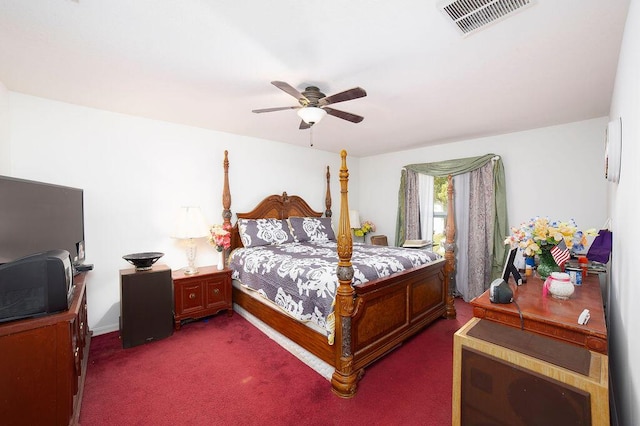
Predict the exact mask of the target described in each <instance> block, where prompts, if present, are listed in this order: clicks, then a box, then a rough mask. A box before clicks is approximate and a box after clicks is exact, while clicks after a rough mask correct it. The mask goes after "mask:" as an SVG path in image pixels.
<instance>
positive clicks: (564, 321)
mask: <svg viewBox="0 0 640 426" xmlns="http://www.w3.org/2000/svg"><path fill="white" fill-rule="evenodd" d="M509 285H510V286H511V289H512V290H513V298H514V300H515V301H516V302H517V303H518V305H516V304H514V303H509V304H497V303H491V301H490V300H489V290H487V291H485V292H484V293H483V294H482V295H480V296H478V297H476V298H475V299H473V300H472V301H471V302H470V304H471V306H473V316H474V317H477V318H484V319H488V320H490V321H495V322H498V323H501V324H504V325H508V326H511V327H518V328H520V327H521V326H523V328H524V329H525V330H528V331H532V332H534V333H538V334H542V335H544V336H549V337H551V338H553V339H557V340H561V341H564V342H568V343H572V344H574V345H578V346H583V347H585V348H587V349H589V350H592V351H595V352H600V353H602V354H605V355H606V354H607V351H608V343H607V326H606V323H605V317H604V307H603V304H602V293H601V291H600V280H599V277H598V276H597V275H591V274H589V275H588V276H586V277H584V278H583V280H582V285H581V286H576V288H575V292H574V293H573V295H572V296H571V297H570V298H569V300H559V299H555V298H553V297H551V296H550V295H548V296H547V297H543V296H542V286H543V281H542V280H541V279H540V278H538V277H529V278H528V279H527V283H526V284H522V285H520V286H516V285H515V284H514V283H513V279H511V280H509ZM518 306H519V308H518ZM585 308H586V309H589V311H590V313H591V319H590V320H589V322H588V323H587V324H586V325H580V324H578V317H579V316H580V313H581V312H582V310H583V309H585ZM520 312H522V323H521V320H520Z"/></svg>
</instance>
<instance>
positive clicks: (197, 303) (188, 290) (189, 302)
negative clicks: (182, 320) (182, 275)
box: [179, 281, 204, 315]
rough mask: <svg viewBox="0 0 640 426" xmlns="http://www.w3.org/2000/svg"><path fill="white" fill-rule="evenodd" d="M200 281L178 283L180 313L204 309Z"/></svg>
mask: <svg viewBox="0 0 640 426" xmlns="http://www.w3.org/2000/svg"><path fill="white" fill-rule="evenodd" d="M202 287H203V283H202V282H201V281H196V282H190V283H185V284H180V295H181V296H182V297H181V301H182V303H181V306H179V311H180V314H181V315H182V314H188V313H190V312H197V311H200V310H202V309H204V291H203V288H202Z"/></svg>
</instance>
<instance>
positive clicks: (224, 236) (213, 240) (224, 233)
mask: <svg viewBox="0 0 640 426" xmlns="http://www.w3.org/2000/svg"><path fill="white" fill-rule="evenodd" d="M230 228H231V225H230V224H228V223H226V224H224V225H213V226H212V227H211V229H209V232H210V233H211V236H210V237H209V244H211V245H212V246H214V247H215V248H216V250H217V251H219V252H221V251H222V250H226V249H228V248H229V247H231V232H229V229H230Z"/></svg>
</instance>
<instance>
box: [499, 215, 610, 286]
mask: <svg viewBox="0 0 640 426" xmlns="http://www.w3.org/2000/svg"><path fill="white" fill-rule="evenodd" d="M595 235H598V233H597V231H596V230H595V229H594V228H592V229H588V230H586V231H584V232H583V231H581V230H579V229H578V227H577V226H576V223H575V221H574V220H573V219H571V220H570V221H568V222H561V221H556V220H554V221H551V220H549V218H547V217H535V218H533V219H530V220H529V221H528V222H523V223H522V224H520V226H519V227H513V228H511V235H510V236H509V237H507V238H506V239H505V241H504V243H505V244H510V245H511V247H519V248H520V250H522V251H523V254H524V255H525V256H526V257H533V256H535V255H538V256H539V259H540V266H539V267H538V272H539V273H540V275H543V276H546V275H548V274H547V272H549V273H550V272H553V270H556V271H557V270H559V268H558V265H557V264H556V263H555V260H554V259H553V256H552V255H551V249H552V248H553V247H555V246H557V245H558V244H559V243H560V242H564V244H565V245H566V248H567V250H569V251H571V250H573V251H580V250H583V249H584V245H585V244H586V243H587V236H595ZM541 268H542V269H541ZM547 269H550V271H547Z"/></svg>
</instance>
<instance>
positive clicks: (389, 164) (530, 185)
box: [353, 118, 608, 241]
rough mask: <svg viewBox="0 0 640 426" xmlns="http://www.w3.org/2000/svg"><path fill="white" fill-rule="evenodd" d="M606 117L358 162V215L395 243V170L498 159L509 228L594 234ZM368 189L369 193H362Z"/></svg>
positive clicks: (600, 209)
mask: <svg viewBox="0 0 640 426" xmlns="http://www.w3.org/2000/svg"><path fill="white" fill-rule="evenodd" d="M607 121H608V120H607V119H606V118H598V119H593V120H587V121H581V122H577V123H569V124H565V125H561V126H553V127H547V128H542V129H535V130H528V131H523V132H518V133H511V134H507V135H501V136H493V137H486V138H481V139H473V140H466V141H462V142H457V143H450V144H443V145H438V146H432V147H425V148H420V149H414V150H409V151H401V152H395V153H392V154H384V155H378V156H372V157H364V158H361V159H360V175H359V176H358V181H359V182H360V183H361V191H360V197H359V198H357V199H355V201H354V202H353V203H354V204H357V205H358V208H359V210H360V215H361V216H363V217H364V218H368V219H371V220H373V222H374V223H375V224H376V226H377V232H376V233H380V234H385V235H387V236H389V237H390V241H395V225H396V214H397V206H398V187H399V185H400V171H401V169H402V167H403V166H404V165H406V164H413V163H430V162H434V161H442V160H450V159H454V158H464V157H473V156H478V155H484V154H489V153H493V154H497V155H500V156H501V157H502V161H503V162H504V168H505V178H506V185H507V205H508V216H509V223H510V225H511V226H517V225H518V224H520V223H521V222H523V221H525V220H527V219H529V218H531V217H534V216H549V217H550V218H552V219H557V220H568V219H571V218H573V219H575V220H576V223H577V224H578V227H579V228H581V229H588V228H599V227H600V226H602V225H603V224H604V222H605V220H606V217H607V211H606V202H605V201H606V193H607V192H606V191H607V184H606V180H605V179H604V171H603V170H604V166H603V164H604V162H603V158H604V134H605V133H604V132H605V128H606V124H607ZM365 189H366V190H365Z"/></svg>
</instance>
